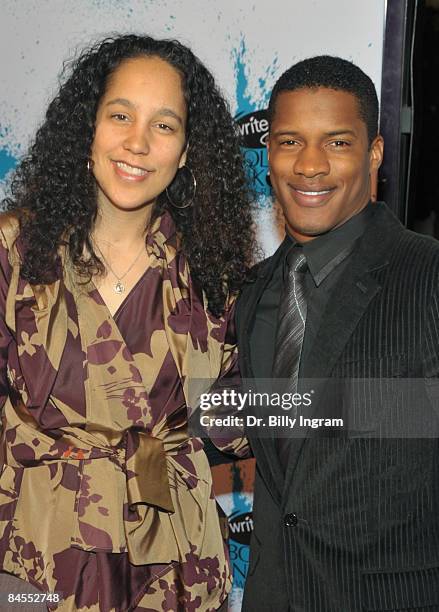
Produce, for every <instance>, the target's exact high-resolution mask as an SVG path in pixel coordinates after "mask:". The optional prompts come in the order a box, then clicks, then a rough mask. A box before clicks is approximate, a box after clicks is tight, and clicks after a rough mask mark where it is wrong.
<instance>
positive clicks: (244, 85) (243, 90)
mask: <svg viewBox="0 0 439 612" xmlns="http://www.w3.org/2000/svg"><path fill="white" fill-rule="evenodd" d="M246 53H247V48H246V46H245V40H244V38H241V42H240V44H239V47H238V49H233V50H232V58H233V61H234V66H235V82H236V89H235V92H236V103H237V106H238V114H237V117H238V116H239V115H246V114H247V113H251V111H254V110H257V109H256V107H255V105H254V103H252V101H251V97H250V94H249V93H248V78H247V71H246V61H245V60H246Z"/></svg>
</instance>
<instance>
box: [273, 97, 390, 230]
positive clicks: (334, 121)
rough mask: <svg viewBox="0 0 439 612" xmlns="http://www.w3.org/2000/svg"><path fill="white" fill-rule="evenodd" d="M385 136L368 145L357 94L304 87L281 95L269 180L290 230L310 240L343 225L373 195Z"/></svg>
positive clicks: (276, 114) (276, 109)
mask: <svg viewBox="0 0 439 612" xmlns="http://www.w3.org/2000/svg"><path fill="white" fill-rule="evenodd" d="M382 155H383V139H382V138H381V136H377V137H376V138H375V140H374V141H373V142H372V145H371V146H370V147H369V146H368V138H367V127H366V124H365V122H364V121H363V120H362V119H361V117H360V115H359V108H358V101H357V99H356V97H355V96H354V95H353V94H350V93H348V92H346V91H336V90H334V89H327V88H318V89H309V88H303V89H298V90H295V91H288V92H283V93H281V94H279V96H278V98H277V100H276V106H275V113H274V117H273V121H272V123H271V126H270V135H269V141H268V156H269V163H270V179H271V184H272V186H273V189H274V192H275V194H276V197H277V200H278V201H279V203H280V205H281V206H282V209H283V212H284V215H285V220H286V224H287V229H288V231H289V232H290V233H291V235H292V236H293V237H294V238H296V240H298V241H299V242H307V241H308V240H312V239H313V238H315V237H317V236H320V235H321V234H324V233H326V232H328V231H330V230H331V229H334V228H336V227H338V226H339V225H342V224H343V223H345V221H347V220H348V219H350V218H351V217H353V216H354V215H355V214H357V213H358V212H359V211H360V210H362V209H363V208H364V207H365V206H366V204H367V203H368V201H369V198H370V174H371V173H372V172H374V171H376V170H377V169H378V168H379V166H380V164H381V161H382Z"/></svg>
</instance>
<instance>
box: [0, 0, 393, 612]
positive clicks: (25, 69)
mask: <svg viewBox="0 0 439 612" xmlns="http://www.w3.org/2000/svg"><path fill="white" fill-rule="evenodd" d="M385 5H386V2H385V0H368V1H367V2H364V0H288V1H286V0H270V1H269V2H265V1H263V0H253V1H251V0H240V1H239V2H236V1H234V0H134V1H133V0H130V1H128V0H127V1H125V0H75V1H74V2H73V1H72V0H70V1H68V0H2V3H1V12H2V15H1V20H0V56H1V57H2V68H1V74H2V76H1V87H0V197H2V196H3V195H4V194H5V193H6V192H7V183H8V179H9V177H10V175H11V172H12V171H13V169H14V167H15V165H16V164H17V162H18V161H19V159H20V157H21V155H22V154H23V152H24V151H25V150H26V147H27V145H28V143H29V141H30V138H31V137H32V134H33V133H34V131H35V128H36V126H37V125H38V124H39V123H40V122H41V120H42V118H43V112H44V109H45V108H46V106H47V103H48V101H49V100H50V99H51V97H52V95H53V93H54V92H55V91H56V89H57V78H58V75H59V73H60V70H61V67H62V63H63V61H64V60H66V59H68V58H71V57H72V56H74V55H75V53H76V52H77V50H79V49H81V48H82V47H84V46H87V45H88V44H89V43H90V42H91V41H92V40H96V39H98V38H101V37H103V36H105V35H110V34H113V33H125V32H135V33H147V34H150V35H152V36H155V37H162V38H177V39H179V40H180V41H182V42H183V43H185V44H187V45H189V46H190V47H191V48H192V49H193V50H194V52H195V53H196V54H197V55H198V56H199V57H200V59H201V60H202V61H203V62H205V63H206V65H207V66H208V67H209V68H210V69H211V70H212V72H213V73H214V75H215V76H216V79H217V81H218V83H219V84H220V86H221V88H222V90H223V92H224V93H225V95H226V97H227V98H228V100H229V102H230V105H231V108H232V111H233V113H234V115H235V116H236V121H237V124H238V126H239V130H240V131H241V134H242V136H243V142H244V155H245V158H246V161H247V165H248V169H249V172H250V175H251V178H252V181H253V184H254V187H255V191H256V194H257V198H258V202H257V224H258V228H259V235H260V241H261V243H262V246H263V249H264V251H265V254H266V255H270V254H271V253H272V252H273V251H274V249H275V248H276V246H277V245H278V244H279V241H280V240H281V239H282V232H283V230H282V220H281V214H280V213H279V211H278V209H277V207H276V203H275V202H274V201H273V198H272V194H271V193H270V188H269V185H268V184H267V181H266V176H267V154H266V149H265V142H266V138H267V128H268V123H267V118H266V107H267V104H268V99H269V96H270V91H271V89H272V86H273V84H274V82H275V81H276V79H277V78H278V77H279V76H280V74H281V73H282V72H283V71H284V70H285V69H286V68H288V67H289V66H290V65H291V64H293V63H295V62H297V61H299V60H301V59H303V58H305V57H310V56H312V55H317V54H322V53H325V54H330V55H339V56H341V57H344V58H346V59H349V60H352V61H354V62H355V63H357V64H358V65H359V66H360V67H361V68H363V70H365V72H367V73H368V74H369V75H370V76H371V78H372V79H373V81H374V82H375V84H376V86H377V90H378V94H379V93H380V83H381V65H382V51H383V33H384V23H385ZM254 469H255V466H254V462H253V461H252V460H247V461H241V462H237V463H234V464H227V465H224V466H218V467H216V468H214V478H215V485H216V493H217V498H218V502H219V504H220V505H221V507H222V509H223V511H224V512H225V514H226V515H227V516H228V518H229V527H230V555H231V560H232V563H233V567H234V576H235V585H234V591H233V593H232V596H231V598H230V610H233V611H234V612H237V611H238V610H240V607H241V605H240V604H241V597H242V590H243V586H244V582H245V577H246V573H247V568H248V558H249V549H248V544H249V540H250V536H251V532H252V528H253V523H252V513H251V511H252V488H253V478H254Z"/></svg>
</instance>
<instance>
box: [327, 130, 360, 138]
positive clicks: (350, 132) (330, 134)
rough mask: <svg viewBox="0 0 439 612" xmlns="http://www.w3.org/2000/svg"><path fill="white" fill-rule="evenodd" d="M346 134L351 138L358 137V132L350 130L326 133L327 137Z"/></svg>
mask: <svg viewBox="0 0 439 612" xmlns="http://www.w3.org/2000/svg"><path fill="white" fill-rule="evenodd" d="M345 134H349V135H350V136H357V134H356V132H354V130H350V129H340V130H334V131H331V132H326V136H343V135H345Z"/></svg>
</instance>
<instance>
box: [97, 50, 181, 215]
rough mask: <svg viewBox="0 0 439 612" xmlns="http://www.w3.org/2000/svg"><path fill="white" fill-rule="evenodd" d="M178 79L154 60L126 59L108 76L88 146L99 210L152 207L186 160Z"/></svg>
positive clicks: (177, 75) (165, 63) (166, 64)
mask: <svg viewBox="0 0 439 612" xmlns="http://www.w3.org/2000/svg"><path fill="white" fill-rule="evenodd" d="M185 127H186V103H185V99H184V94H183V90H182V82H181V77H180V74H179V73H178V72H177V71H176V70H175V68H173V67H172V66H171V65H170V64H168V63H167V62H165V61H164V60H162V59H159V58H158V57H137V58H134V59H129V60H125V61H124V62H123V63H122V64H121V65H120V66H119V67H118V68H117V69H116V70H115V71H114V73H113V74H112V75H111V77H110V79H109V82H108V84H107V89H106V91H105V94H104V95H103V97H102V99H101V101H100V103H99V107H98V112H97V114H96V131H95V137H94V141H93V144H92V147H91V159H92V160H93V164H94V165H93V174H94V176H95V179H96V181H97V184H98V206H99V207H103V206H115V207H117V208H119V209H123V210H133V209H137V208H139V207H142V206H145V205H148V204H152V203H154V202H155V199H156V198H157V196H158V195H159V194H160V193H161V192H162V191H164V189H165V188H166V187H167V186H168V185H169V184H170V183H171V181H172V179H173V178H174V176H175V173H176V172H177V170H178V168H181V167H182V166H183V165H184V163H185V159H186V151H185V143H186V139H185Z"/></svg>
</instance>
